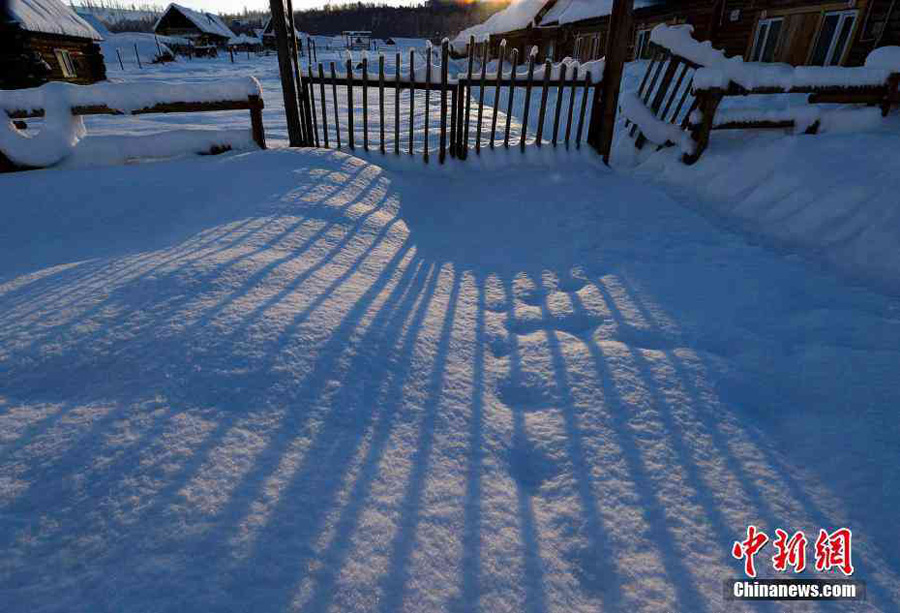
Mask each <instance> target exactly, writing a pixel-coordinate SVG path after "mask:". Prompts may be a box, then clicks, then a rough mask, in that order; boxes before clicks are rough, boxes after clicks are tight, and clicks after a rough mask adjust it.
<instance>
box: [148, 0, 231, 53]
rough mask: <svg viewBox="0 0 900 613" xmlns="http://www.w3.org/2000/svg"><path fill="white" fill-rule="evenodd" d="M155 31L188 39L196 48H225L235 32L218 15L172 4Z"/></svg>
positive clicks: (163, 34)
mask: <svg viewBox="0 0 900 613" xmlns="http://www.w3.org/2000/svg"><path fill="white" fill-rule="evenodd" d="M153 31H154V32H155V33H156V34H159V35H162V36H177V37H179V38H186V39H188V40H190V41H191V43H193V45H194V46H195V47H196V48H210V47H225V46H226V45H227V44H228V41H230V40H231V39H232V38H234V32H232V31H231V29H230V28H229V27H228V26H227V25H225V22H224V21H222V19H221V18H220V17H219V16H218V15H213V14H212V13H204V12H201V11H195V10H194V9H189V8H187V7H186V6H181V5H180V4H175V3H172V4H170V5H169V6H168V7H167V8H166V10H165V12H163V14H162V15H160V17H159V19H157V20H156V24H154V26H153Z"/></svg>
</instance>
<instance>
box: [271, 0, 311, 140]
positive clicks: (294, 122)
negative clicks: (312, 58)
mask: <svg viewBox="0 0 900 613" xmlns="http://www.w3.org/2000/svg"><path fill="white" fill-rule="evenodd" d="M269 6H270V8H271V11H272V23H273V24H274V29H275V46H276V48H277V50H278V71H279V73H280V76H281V91H282V95H283V96H284V114H285V117H286V119H287V128H288V141H289V143H290V146H291V147H302V146H303V145H304V142H303V135H302V133H301V128H300V103H299V101H298V98H297V82H296V80H295V76H294V70H293V61H292V60H291V52H290V50H289V47H288V40H287V23H286V20H285V14H284V0H269Z"/></svg>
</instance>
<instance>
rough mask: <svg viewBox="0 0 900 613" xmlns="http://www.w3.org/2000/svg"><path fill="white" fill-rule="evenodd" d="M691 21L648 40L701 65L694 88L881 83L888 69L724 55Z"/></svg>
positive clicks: (660, 27) (660, 29) (656, 30)
mask: <svg viewBox="0 0 900 613" xmlns="http://www.w3.org/2000/svg"><path fill="white" fill-rule="evenodd" d="M693 31H694V27H693V26H691V25H678V26H668V25H665V24H660V25H658V26H656V27H655V28H653V31H652V32H651V33H650V40H651V41H653V42H655V43H657V44H658V45H661V46H663V47H665V48H667V49H669V50H670V51H672V52H673V53H674V54H676V55H679V56H681V57H683V58H685V59H688V60H691V61H692V62H695V63H697V64H700V65H701V66H703V68H701V69H699V70H697V72H696V73H695V74H694V88H695V89H711V88H725V87H727V86H728V84H729V83H730V82H734V83H737V84H738V85H741V86H742V87H745V88H747V89H753V88H757V87H778V88H782V89H786V90H787V89H791V88H792V87H827V86H842V87H861V86H866V85H884V84H885V83H887V80H888V78H889V77H890V71H889V70H884V69H881V68H872V67H869V66H866V67H853V68H847V67H843V66H791V65H789V64H772V63H761V62H745V61H744V60H743V59H742V58H740V57H730V58H729V57H725V53H724V52H722V51H721V50H719V49H715V48H713V47H712V43H710V42H709V41H704V42H698V41H697V40H695V39H694V37H693V36H692V35H691V33H692V32H693Z"/></svg>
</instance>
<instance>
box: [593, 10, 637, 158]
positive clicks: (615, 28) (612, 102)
mask: <svg viewBox="0 0 900 613" xmlns="http://www.w3.org/2000/svg"><path fill="white" fill-rule="evenodd" d="M633 6H634V0H613V6H612V13H611V14H610V16H609V36H608V37H607V42H606V65H605V67H604V68H603V82H602V83H600V84H599V85H598V86H597V87H595V88H594V98H593V106H592V108H591V122H590V124H588V138H587V140H588V144H589V145H591V146H592V147H594V149H596V150H597V152H598V153H600V155H602V156H603V161H604V162H605V163H606V164H607V165H609V153H610V149H611V148H612V139H613V131H614V130H615V126H616V109H617V108H618V106H619V89H620V88H621V85H622V71H623V70H624V68H625V60H626V57H625V56H626V54H627V53H628V39H629V38H630V36H631V22H632V21H631V20H632V8H633Z"/></svg>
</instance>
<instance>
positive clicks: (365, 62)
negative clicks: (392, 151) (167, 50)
mask: <svg viewBox="0 0 900 613" xmlns="http://www.w3.org/2000/svg"><path fill="white" fill-rule="evenodd" d="M362 73H363V74H362V103H363V149H365V150H366V151H368V150H369V58H368V57H367V56H363V59H362Z"/></svg>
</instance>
